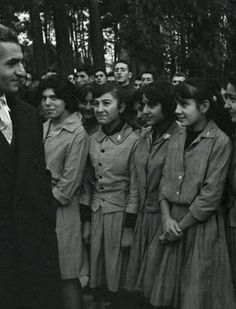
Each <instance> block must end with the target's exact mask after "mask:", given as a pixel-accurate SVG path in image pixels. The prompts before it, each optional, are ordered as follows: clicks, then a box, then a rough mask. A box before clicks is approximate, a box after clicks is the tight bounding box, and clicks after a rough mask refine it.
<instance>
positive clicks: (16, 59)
mask: <svg viewBox="0 0 236 309" xmlns="http://www.w3.org/2000/svg"><path fill="white" fill-rule="evenodd" d="M19 61H23V58H21V57H13V58H9V59H7V61H6V62H7V63H8V62H19Z"/></svg>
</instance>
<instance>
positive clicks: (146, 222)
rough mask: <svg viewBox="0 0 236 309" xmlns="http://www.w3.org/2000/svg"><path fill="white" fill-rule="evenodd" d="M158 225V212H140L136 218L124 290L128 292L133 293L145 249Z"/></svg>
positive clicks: (159, 216) (159, 221) (159, 217)
mask: <svg viewBox="0 0 236 309" xmlns="http://www.w3.org/2000/svg"><path fill="white" fill-rule="evenodd" d="M160 223H161V214H160V212H159V213H144V212H142V213H140V214H139V216H138V219H137V223H136V226H135V230H134V236H133V241H132V244H131V248H130V257H129V263H128V269H127V274H126V280H125V289H127V290H128V291H134V288H135V285H136V282H137V279H138V276H139V272H140V268H141V265H142V261H143V258H144V255H145V252H146V249H147V247H148V246H149V245H150V243H151V241H152V239H153V237H154V236H155V235H156V232H157V229H158V227H159V226H160Z"/></svg>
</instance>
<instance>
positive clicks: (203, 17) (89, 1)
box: [0, 0, 236, 78]
mask: <svg viewBox="0 0 236 309" xmlns="http://www.w3.org/2000/svg"><path fill="white" fill-rule="evenodd" d="M0 23H2V24H4V25H7V26H10V27H13V28H15V29H16V30H17V32H18V34H19V37H20V41H21V44H22V48H23V51H24V55H25V62H26V68H27V70H28V71H29V72H31V73H33V75H34V76H36V77H39V76H40V75H41V74H42V73H43V72H45V71H46V70H48V69H51V70H54V69H56V70H58V71H60V72H61V73H62V74H64V75H68V74H69V73H71V72H73V71H74V70H76V68H78V67H79V66H80V65H81V64H83V63H87V64H92V65H94V67H95V68H105V67H106V69H108V70H109V68H112V65H113V63H114V62H115V61H116V60H117V59H118V58H122V59H125V60H127V61H129V62H130V63H131V66H132V71H133V73H134V74H136V75H138V74H140V72H142V71H143V70H154V71H156V73H157V75H159V76H161V75H163V74H165V75H170V76H171V75H172V74H173V73H174V72H176V71H181V72H185V73H187V74H189V75H205V76H210V77H215V78H224V76H225V75H226V74H228V72H229V71H231V70H236V2H235V0H205V1H204V0H201V1H198V0H1V2H0Z"/></svg>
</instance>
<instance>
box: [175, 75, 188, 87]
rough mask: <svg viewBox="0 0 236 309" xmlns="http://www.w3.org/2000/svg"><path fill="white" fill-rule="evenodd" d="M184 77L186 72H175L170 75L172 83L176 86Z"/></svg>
mask: <svg viewBox="0 0 236 309" xmlns="http://www.w3.org/2000/svg"><path fill="white" fill-rule="evenodd" d="M186 78H187V76H186V74H184V73H182V72H177V73H175V74H174V75H173V77H172V85H173V86H176V85H178V83H179V82H184V81H185V79H186Z"/></svg>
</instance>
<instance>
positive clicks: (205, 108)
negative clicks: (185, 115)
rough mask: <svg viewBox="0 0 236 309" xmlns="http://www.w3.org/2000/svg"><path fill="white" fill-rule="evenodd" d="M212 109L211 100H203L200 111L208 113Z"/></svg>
mask: <svg viewBox="0 0 236 309" xmlns="http://www.w3.org/2000/svg"><path fill="white" fill-rule="evenodd" d="M209 109H210V101H209V100H205V101H203V103H202V104H201V105H200V111H201V112H202V113H203V114H206V113H207V112H208V111H209Z"/></svg>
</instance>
